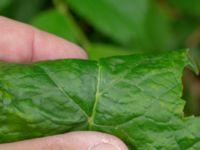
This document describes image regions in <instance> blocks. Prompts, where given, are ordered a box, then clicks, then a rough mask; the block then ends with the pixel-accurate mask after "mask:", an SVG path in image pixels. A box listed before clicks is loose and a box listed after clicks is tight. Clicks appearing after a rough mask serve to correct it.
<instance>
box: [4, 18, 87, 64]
mask: <svg viewBox="0 0 200 150" xmlns="http://www.w3.org/2000/svg"><path fill="white" fill-rule="evenodd" d="M61 58H82V59H85V58H87V55H86V53H85V52H84V50H83V49H81V48H80V47H78V46H76V45H75V44H73V43H71V42H68V41H66V40H64V39H62V38H59V37H56V36H53V35H52V34H49V33H46V32H43V31H40V30H38V29H36V28H34V27H31V26H30V25H26V24H23V23H20V22H16V21H14V20H11V19H8V18H5V17H1V16H0V60H2V61H7V62H17V63H30V62H34V61H41V60H52V59H61Z"/></svg>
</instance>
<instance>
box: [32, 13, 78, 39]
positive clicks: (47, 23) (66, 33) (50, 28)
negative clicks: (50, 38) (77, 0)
mask: <svg viewBox="0 0 200 150" xmlns="http://www.w3.org/2000/svg"><path fill="white" fill-rule="evenodd" d="M32 25H34V26H36V27H38V28H40V29H42V30H44V31H47V32H50V33H52V34H55V35H57V36H60V37H62V38H65V39H68V40H70V41H73V42H77V33H76V32H75V31H74V28H73V24H72V22H71V21H70V19H69V18H67V17H66V16H65V15H64V13H62V12H60V11H58V10H56V9H51V10H47V11H44V12H42V13H41V14H39V15H38V16H37V17H35V18H34V19H33V21H32Z"/></svg>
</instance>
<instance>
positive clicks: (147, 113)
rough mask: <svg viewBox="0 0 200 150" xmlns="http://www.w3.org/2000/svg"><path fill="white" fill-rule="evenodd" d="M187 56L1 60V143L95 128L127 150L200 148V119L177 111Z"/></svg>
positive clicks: (172, 54) (196, 149)
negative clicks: (35, 61) (114, 138)
mask: <svg viewBox="0 0 200 150" xmlns="http://www.w3.org/2000/svg"><path fill="white" fill-rule="evenodd" d="M186 55H187V53H186V51H185V50H181V51H174V52H170V53H166V54H157V55H132V56H121V57H111V58H104V59H100V60H99V61H91V60H57V61H49V62H39V63H34V64H25V65H23V64H7V63H0V68H1V69H0V142H1V143H5V142H12V141H16V140H22V139H28V138H34V137H40V136H47V135H53V134H58V133H64V132H68V131H74V130H96V131H102V132H106V133H110V134H113V135H116V136H118V137H119V138H121V139H122V140H124V142H126V144H127V145H128V146H129V149H130V150H133V149H138V150H144V149H148V150H157V149H164V150H186V149H189V150H198V149H200V132H199V130H200V118H197V117H196V118H195V117H184V115H183V111H182V110H183V107H184V101H183V100H182V99H181V95H182V81H181V78H182V71H183V68H184V66H185V65H187V64H188V59H187V56H186Z"/></svg>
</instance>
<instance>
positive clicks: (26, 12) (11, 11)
mask: <svg viewBox="0 0 200 150" xmlns="http://www.w3.org/2000/svg"><path fill="white" fill-rule="evenodd" d="M0 1H2V0H0ZM45 2H47V0H32V1H27V0H11V2H10V4H9V6H8V7H6V9H4V10H3V12H2V14H1V15H4V16H6V17H9V18H12V19H15V20H19V21H22V22H27V23H28V22H29V21H30V20H31V19H32V18H33V17H34V16H35V15H37V14H38V13H39V12H40V11H41V9H42V8H43V7H44V4H46V3H45Z"/></svg>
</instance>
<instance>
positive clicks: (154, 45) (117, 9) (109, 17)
mask: <svg viewBox="0 0 200 150" xmlns="http://www.w3.org/2000/svg"><path fill="white" fill-rule="evenodd" d="M65 1H66V2H67V4H69V6H70V8H72V9H73V10H74V11H75V13H78V14H79V15H80V16H82V17H84V18H85V19H86V20H87V21H88V22H89V23H91V25H92V26H94V27H95V28H96V29H97V30H99V31H101V32H102V33H104V34H105V35H107V36H109V37H110V38H112V39H114V40H115V41H117V42H119V43H121V44H124V45H126V46H131V47H134V48H135V49H138V50H140V51H141V50H142V51H144V50H146V51H147V50H161V49H167V48H168V47H170V45H169V42H170V41H169V32H170V30H169V24H168V19H167V18H166V16H165V14H164V13H163V11H160V10H158V8H157V7H156V6H155V4H154V2H153V1H151V0H123V1H122V0H98V1H95V0H65Z"/></svg>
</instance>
